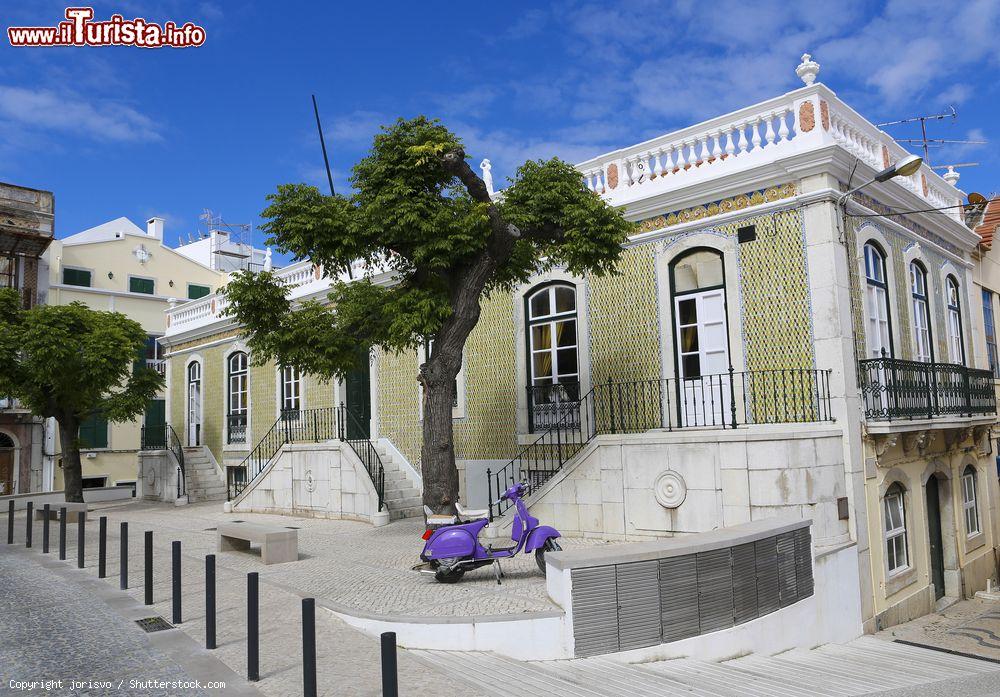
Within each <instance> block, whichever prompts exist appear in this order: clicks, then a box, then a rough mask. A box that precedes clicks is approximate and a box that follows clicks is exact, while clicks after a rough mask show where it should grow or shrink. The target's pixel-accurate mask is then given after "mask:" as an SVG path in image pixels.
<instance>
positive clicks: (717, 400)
mask: <svg viewBox="0 0 1000 697" xmlns="http://www.w3.org/2000/svg"><path fill="white" fill-rule="evenodd" d="M674 316H675V322H676V327H677V357H678V367H679V371H680V372H679V376H678V377H679V380H678V384H679V388H678V390H677V399H678V402H679V404H678V408H677V410H676V411H679V412H680V415H681V425H683V426H706V425H708V426H722V425H724V424H726V417H727V415H728V414H729V413H730V386H729V380H730V377H729V341H728V332H727V329H726V294H725V290H723V289H722V288H716V289H713V290H706V291H702V292H700V293H689V294H686V295H681V296H678V297H676V298H675V299H674Z"/></svg>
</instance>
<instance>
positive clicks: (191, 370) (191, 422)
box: [187, 361, 201, 445]
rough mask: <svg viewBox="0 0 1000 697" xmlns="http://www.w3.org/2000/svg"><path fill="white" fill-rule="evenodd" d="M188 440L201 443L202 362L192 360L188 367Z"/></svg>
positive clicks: (191, 442) (197, 443)
mask: <svg viewBox="0 0 1000 697" xmlns="http://www.w3.org/2000/svg"><path fill="white" fill-rule="evenodd" d="M187 432H188V436H187V442H188V445H201V363H200V362H198V361H191V363H189V364H188V367H187Z"/></svg>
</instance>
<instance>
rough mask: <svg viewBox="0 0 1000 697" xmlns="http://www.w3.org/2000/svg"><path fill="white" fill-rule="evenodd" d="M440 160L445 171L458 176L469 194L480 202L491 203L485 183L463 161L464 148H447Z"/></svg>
mask: <svg viewBox="0 0 1000 697" xmlns="http://www.w3.org/2000/svg"><path fill="white" fill-rule="evenodd" d="M441 160H442V163H443V164H444V168H445V171H447V172H448V173H449V174H453V175H454V176H456V177H458V179H459V181H461V182H462V184H464V185H465V190H466V191H468V192H469V196H471V197H472V198H473V199H475V200H476V201H479V202H480V203H485V204H488V205H490V206H492V205H493V199H491V198H490V192H489V190H487V188H486V183H485V182H484V181H483V180H482V179H481V178H480V177H479V175H478V174H476V173H475V172H474V171H473V170H472V167H470V166H469V163H468V162H466V161H465V150H463V149H462V148H455V149H454V150H449V151H448V152H446V153H445V154H444V155H442V157H441Z"/></svg>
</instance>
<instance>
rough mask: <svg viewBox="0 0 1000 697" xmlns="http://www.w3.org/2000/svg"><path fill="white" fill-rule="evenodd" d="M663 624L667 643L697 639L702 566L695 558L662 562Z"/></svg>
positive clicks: (661, 603)
mask: <svg viewBox="0 0 1000 697" xmlns="http://www.w3.org/2000/svg"><path fill="white" fill-rule="evenodd" d="M659 564H660V624H661V625H662V627H663V641H676V640H678V639H685V638H687V637H691V636H697V635H698V632H699V631H700V628H699V624H698V566H697V559H696V558H695V555H693V554H686V555H684V556H683V557H671V558H669V559H661V560H660V562H659Z"/></svg>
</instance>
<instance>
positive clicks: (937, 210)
mask: <svg viewBox="0 0 1000 697" xmlns="http://www.w3.org/2000/svg"><path fill="white" fill-rule="evenodd" d="M993 201H1000V197H998V198H991V199H987V200H985V201H983V202H982V203H978V204H973V205H977V206H985V205H986V204H988V203H991V202H993ZM967 205H969V204H965V203H959V204H956V205H954V206H942V207H940V208H921V209H919V210H913V211H899V212H898V213H848V214H847V217H848V218H890V217H892V216H894V215H910V214H913V213H941V212H943V211H949V210H951V209H952V208H962V209H964V208H965V207H966V206H967Z"/></svg>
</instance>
